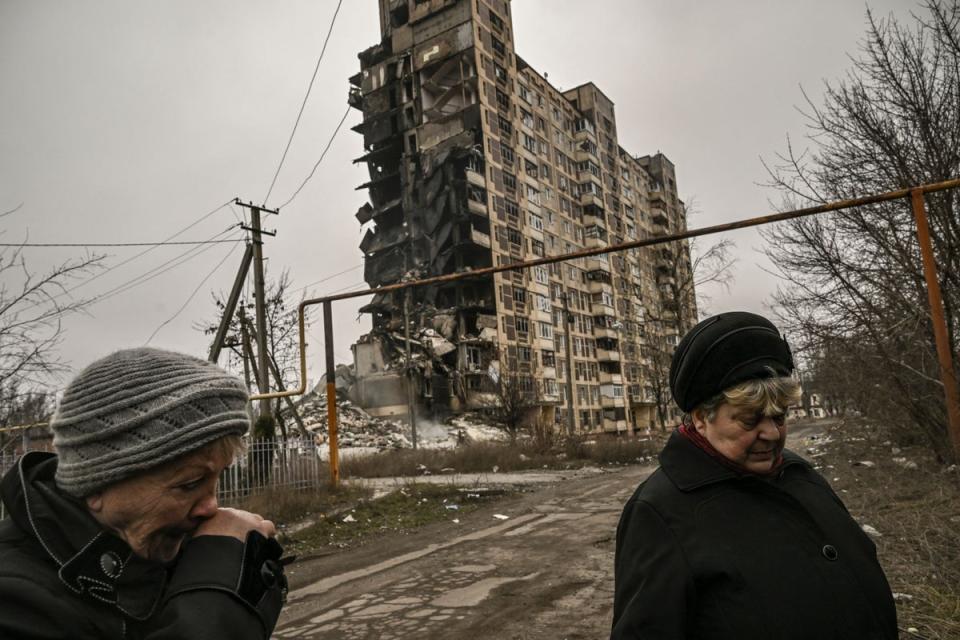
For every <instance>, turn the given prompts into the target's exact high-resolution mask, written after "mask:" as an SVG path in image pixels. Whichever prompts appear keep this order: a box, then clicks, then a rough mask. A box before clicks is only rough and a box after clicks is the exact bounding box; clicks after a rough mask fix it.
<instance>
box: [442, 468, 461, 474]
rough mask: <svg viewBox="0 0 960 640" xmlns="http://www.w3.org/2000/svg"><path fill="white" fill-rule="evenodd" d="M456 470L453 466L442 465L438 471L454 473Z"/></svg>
mask: <svg viewBox="0 0 960 640" xmlns="http://www.w3.org/2000/svg"><path fill="white" fill-rule="evenodd" d="M456 472H457V470H456V469H454V468H453V467H444V468H443V469H440V473H456Z"/></svg>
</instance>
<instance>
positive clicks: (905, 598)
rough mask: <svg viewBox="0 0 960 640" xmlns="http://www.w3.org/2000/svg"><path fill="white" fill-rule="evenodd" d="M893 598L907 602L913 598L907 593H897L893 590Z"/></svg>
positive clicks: (896, 600)
mask: <svg viewBox="0 0 960 640" xmlns="http://www.w3.org/2000/svg"><path fill="white" fill-rule="evenodd" d="M893 600H894V601H895V602H909V601H910V600H913V596H911V595H910V594H909V593H897V592H896V591H894V592H893Z"/></svg>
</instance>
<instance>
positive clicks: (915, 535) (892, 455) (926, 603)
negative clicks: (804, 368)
mask: <svg viewBox="0 0 960 640" xmlns="http://www.w3.org/2000/svg"><path fill="white" fill-rule="evenodd" d="M805 444H806V445H807V446H806V449H805V450H800V451H798V452H799V453H804V454H805V455H806V456H808V457H809V458H810V459H811V461H813V462H814V464H816V465H817V466H819V467H820V469H819V470H820V473H822V474H823V475H824V476H825V477H826V478H827V479H828V480H829V481H830V483H831V484H832V485H833V488H834V490H835V491H836V492H837V494H838V495H839V496H840V497H841V499H843V501H844V502H845V503H846V505H847V508H848V509H849V511H850V514H851V515H852V516H853V517H854V518H856V520H857V522H859V523H860V524H861V526H863V527H864V529H865V530H866V531H868V532H871V531H872V532H874V533H872V534H871V535H872V536H873V539H874V542H875V543H876V545H877V553H878V555H879V558H880V562H881V564H882V565H883V567H884V570H885V571H886V573H887V578H888V580H889V581H890V586H891V588H892V589H893V591H894V592H895V594H896V599H897V613H898V618H899V626H900V631H901V637H902V638H926V639H929V640H956V639H957V638H960V470H958V468H957V467H953V468H952V469H948V468H946V467H944V466H943V465H940V464H938V463H937V462H936V461H935V460H934V459H933V456H932V455H931V454H930V453H929V451H928V450H926V449H924V448H923V447H918V446H914V447H898V446H897V445H896V444H895V443H894V442H893V440H892V439H891V438H890V435H889V434H888V433H887V430H886V429H884V428H883V427H882V426H878V425H877V424H876V423H873V422H871V421H867V420H862V419H857V420H845V421H839V422H837V423H836V424H833V425H832V426H830V427H828V428H827V429H826V434H825V437H822V438H818V439H814V440H807V441H806V443H805ZM793 446H796V444H794V445H793Z"/></svg>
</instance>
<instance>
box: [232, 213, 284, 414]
mask: <svg viewBox="0 0 960 640" xmlns="http://www.w3.org/2000/svg"><path fill="white" fill-rule="evenodd" d="M235 202H236V204H237V205H239V206H241V207H247V208H248V209H250V226H249V227H247V226H242V228H243V229H246V230H247V231H249V232H250V233H251V234H252V242H253V286H254V294H255V296H256V300H255V302H256V314H257V317H256V325H257V335H256V336H255V337H256V339H257V360H258V367H257V368H258V371H259V373H258V375H257V381H258V382H259V383H260V393H261V394H264V393H270V356H269V355H268V354H267V304H266V303H267V300H266V294H265V293H264V283H263V236H264V235H267V236H275V235H277V234H276V233H275V232H270V231H264V230H263V229H261V227H260V213H261V212H266V213H273V214H278V213H279V211H277V210H276V209H266V208H264V207H258V206H256V205H254V204H253V203H252V202H248V203H243V202H241V201H240V199H239V198H237V199H236V200H235ZM260 417H261V418H263V417H268V418H269V417H272V414H271V410H270V400H261V401H260Z"/></svg>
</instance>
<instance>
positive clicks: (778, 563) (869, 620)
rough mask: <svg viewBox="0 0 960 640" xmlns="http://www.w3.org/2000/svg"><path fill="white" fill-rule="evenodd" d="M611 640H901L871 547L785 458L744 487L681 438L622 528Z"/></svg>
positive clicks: (813, 479)
mask: <svg viewBox="0 0 960 640" xmlns="http://www.w3.org/2000/svg"><path fill="white" fill-rule="evenodd" d="M615 570H616V580H615V582H616V587H615V595H614V610H613V631H612V633H611V638H612V639H613V640H621V639H626V638H641V639H650V640H673V639H685V640H692V639H698V640H701V639H702V640H720V639H723V640H728V639H729V640H734V639H736V640H751V639H753V638H757V639H770V638H776V639H777V640H794V639H796V640H801V639H803V640H810V639H812V638H816V639H817V640H834V639H835V640H840V639H843V640H854V639H856V640H896V638H897V619H896V610H895V608H894V604H893V597H892V594H891V592H890V587H889V585H888V584H887V580H886V577H885V576H884V574H883V570H882V569H881V568H880V565H879V563H878V562H877V556H876V548H875V547H874V544H873V542H872V541H871V540H870V538H869V537H867V535H866V534H864V532H863V531H862V530H861V528H860V527H859V526H858V525H857V523H856V522H855V521H854V520H853V518H851V517H850V515H849V514H848V513H847V510H846V508H845V507H844V505H843V503H842V502H841V501H840V499H839V498H838V497H837V496H836V494H835V493H834V492H833V490H832V489H831V488H830V486H829V485H828V484H827V482H826V480H824V479H823V478H822V477H821V476H820V475H819V474H818V473H816V472H815V471H814V470H813V469H812V468H811V467H810V465H809V464H807V463H806V462H805V461H804V460H803V459H802V458H800V457H799V456H797V455H796V454H794V453H791V452H789V451H785V452H784V463H783V465H782V466H781V467H780V469H779V470H778V471H777V472H776V473H775V474H774V475H772V476H770V477H760V476H754V475H739V474H737V473H736V472H735V471H733V470H731V469H728V468H727V467H724V466H723V465H722V464H720V463H719V462H718V461H717V460H714V459H713V458H711V457H710V456H709V455H708V454H707V453H706V452H704V451H702V450H701V449H699V448H697V447H696V446H695V445H694V444H693V443H692V442H690V441H689V440H687V439H686V438H684V437H683V436H681V435H680V434H679V433H674V434H673V436H671V438H670V440H669V442H668V443H667V446H666V447H665V448H664V450H663V452H662V453H661V454H660V468H659V469H657V471H655V472H654V473H653V475H651V476H650V477H649V478H648V479H647V480H646V481H645V482H644V483H643V484H641V485H640V487H639V488H638V489H637V491H636V492H635V493H634V494H633V497H631V498H630V500H629V501H628V502H627V505H626V507H625V508H624V510H623V515H622V516H621V518H620V525H619V526H618V528H617V553H616V566H615Z"/></svg>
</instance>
